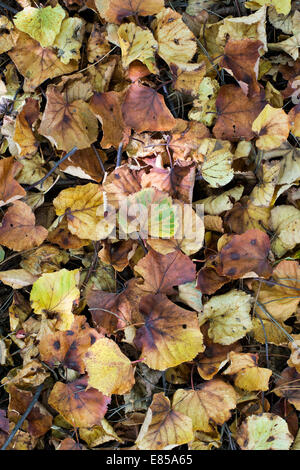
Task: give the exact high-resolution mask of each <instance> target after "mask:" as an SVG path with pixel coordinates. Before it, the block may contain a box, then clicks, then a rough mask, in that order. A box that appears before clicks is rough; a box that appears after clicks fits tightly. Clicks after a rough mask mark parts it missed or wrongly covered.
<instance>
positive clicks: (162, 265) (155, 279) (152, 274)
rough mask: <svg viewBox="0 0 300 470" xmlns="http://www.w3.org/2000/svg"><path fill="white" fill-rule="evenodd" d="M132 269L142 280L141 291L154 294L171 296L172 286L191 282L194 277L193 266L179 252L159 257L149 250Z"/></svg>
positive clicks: (186, 257) (158, 254) (188, 259)
mask: <svg viewBox="0 0 300 470" xmlns="http://www.w3.org/2000/svg"><path fill="white" fill-rule="evenodd" d="M134 269H135V272H136V273H137V274H139V275H140V276H142V277H143V278H144V283H143V284H140V287H141V289H143V290H144V291H146V292H152V293H154V294H159V293H165V294H172V293H173V292H174V289H173V286H179V285H180V284H185V283H186V282H192V281H193V280H194V279H195V276H196V270H195V265H194V264H193V262H192V261H191V260H190V258H189V257H188V256H186V255H184V254H183V253H181V252H180V251H175V252H173V253H169V254H167V255H161V254H160V253H157V252H156V251H154V250H150V251H149V253H148V254H147V255H146V256H145V257H144V258H142V259H141V260H140V261H139V262H138V263H137V265H136V266H135V268H134Z"/></svg>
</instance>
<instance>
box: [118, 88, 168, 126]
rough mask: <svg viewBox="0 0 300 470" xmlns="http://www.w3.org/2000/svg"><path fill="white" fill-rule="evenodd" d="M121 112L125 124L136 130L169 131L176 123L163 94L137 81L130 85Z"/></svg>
mask: <svg viewBox="0 0 300 470" xmlns="http://www.w3.org/2000/svg"><path fill="white" fill-rule="evenodd" d="M122 113H123V119H124V121H125V124H126V126H128V127H130V128H131V129H134V130H135V131H136V132H144V131H169V130H171V129H172V128H173V127H174V126H175V123H176V120H175V118H174V117H173V116H172V114H171V112H170V111H169V109H168V108H167V106H166V104H165V101H164V98H163V96H162V95H161V94H159V93H158V92H157V91H155V90H154V89H153V88H150V87H146V86H144V85H140V84H139V83H138V82H135V83H132V84H131V85H130V87H129V89H128V91H127V94H126V97H125V100H124V103H123V105H122Z"/></svg>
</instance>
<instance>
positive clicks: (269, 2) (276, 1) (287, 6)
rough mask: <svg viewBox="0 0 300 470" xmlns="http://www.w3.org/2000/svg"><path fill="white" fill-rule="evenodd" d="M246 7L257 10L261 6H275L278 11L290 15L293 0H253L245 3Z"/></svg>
mask: <svg viewBox="0 0 300 470" xmlns="http://www.w3.org/2000/svg"><path fill="white" fill-rule="evenodd" d="M245 6H246V8H251V9H252V10H257V9H258V8H260V7H261V6H271V7H275V9H276V11H277V13H279V14H282V15H288V14H289V12H290V11H291V0H253V1H250V2H246V3H245Z"/></svg>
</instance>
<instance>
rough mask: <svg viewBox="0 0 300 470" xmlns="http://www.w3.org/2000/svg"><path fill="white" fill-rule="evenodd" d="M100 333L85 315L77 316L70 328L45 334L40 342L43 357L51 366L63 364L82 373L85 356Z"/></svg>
mask: <svg viewBox="0 0 300 470" xmlns="http://www.w3.org/2000/svg"><path fill="white" fill-rule="evenodd" d="M99 337H100V335H99V334H98V333H97V331H96V330H94V329H93V328H90V326H89V325H88V323H86V317H85V316H76V317H75V320H74V322H73V325H72V327H71V329H70V330H66V331H58V332H56V333H53V334H48V335H44V336H43V337H42V339H41V341H40V344H39V351H40V354H41V358H42V360H43V361H44V362H46V363H47V364H49V365H50V367H58V366H59V365H63V366H65V367H67V368H68V369H73V370H76V371H77V372H80V373H81V374H83V373H84V371H85V366H84V361H83V357H84V355H85V353H86V352H87V350H88V348H89V347H90V346H91V345H92V344H94V342H95V341H96V339H97V338H99Z"/></svg>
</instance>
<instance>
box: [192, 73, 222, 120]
mask: <svg viewBox="0 0 300 470" xmlns="http://www.w3.org/2000/svg"><path fill="white" fill-rule="evenodd" d="M219 89H220V85H219V83H218V82H217V80H214V79H213V78H210V77H204V78H203V80H202V81H201V83H200V86H199V88H198V96H197V98H196V99H195V100H194V102H193V106H194V107H193V108H192V109H191V110H190V111H189V115H188V117H189V119H193V120H195V121H198V122H202V123H203V124H205V125H206V126H212V125H213V124H214V122H215V120H216V118H217V108H216V99H217V95H218V91H219Z"/></svg>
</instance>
